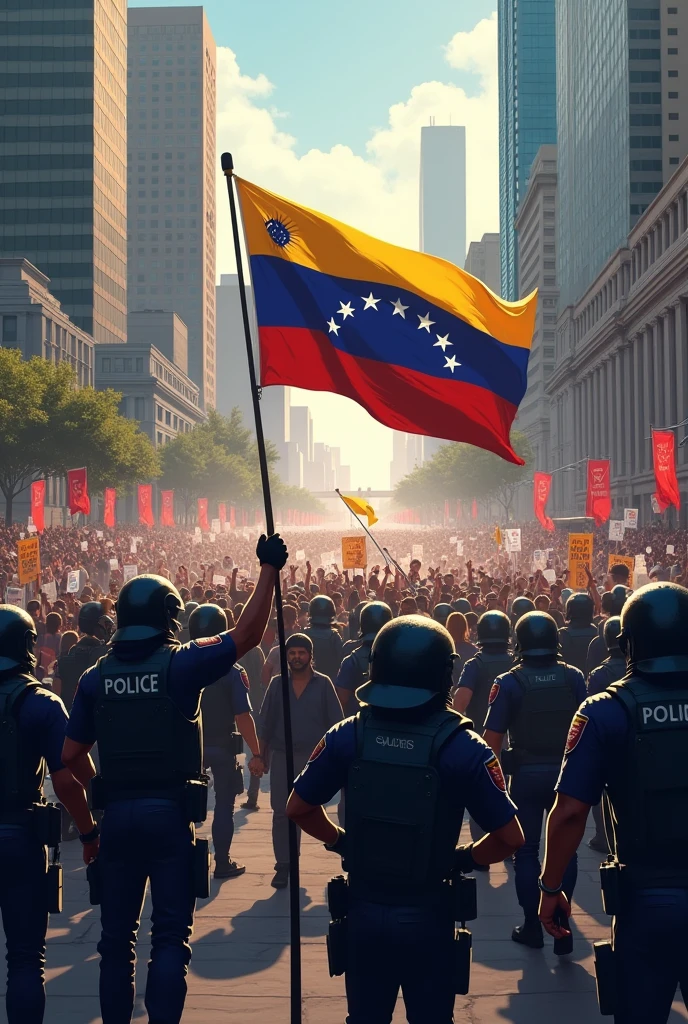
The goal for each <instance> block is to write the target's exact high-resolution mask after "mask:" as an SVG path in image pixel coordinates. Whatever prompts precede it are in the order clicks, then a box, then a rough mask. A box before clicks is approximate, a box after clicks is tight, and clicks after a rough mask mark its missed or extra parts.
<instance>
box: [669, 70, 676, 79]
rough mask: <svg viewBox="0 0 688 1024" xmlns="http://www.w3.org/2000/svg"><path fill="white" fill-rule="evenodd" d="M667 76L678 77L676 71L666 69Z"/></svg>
mask: <svg viewBox="0 0 688 1024" xmlns="http://www.w3.org/2000/svg"><path fill="white" fill-rule="evenodd" d="M667 75H668V76H669V78H678V71H667Z"/></svg>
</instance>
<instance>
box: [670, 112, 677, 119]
mask: <svg viewBox="0 0 688 1024" xmlns="http://www.w3.org/2000/svg"><path fill="white" fill-rule="evenodd" d="M669 120H670V121H678V114H676V113H674V114H669Z"/></svg>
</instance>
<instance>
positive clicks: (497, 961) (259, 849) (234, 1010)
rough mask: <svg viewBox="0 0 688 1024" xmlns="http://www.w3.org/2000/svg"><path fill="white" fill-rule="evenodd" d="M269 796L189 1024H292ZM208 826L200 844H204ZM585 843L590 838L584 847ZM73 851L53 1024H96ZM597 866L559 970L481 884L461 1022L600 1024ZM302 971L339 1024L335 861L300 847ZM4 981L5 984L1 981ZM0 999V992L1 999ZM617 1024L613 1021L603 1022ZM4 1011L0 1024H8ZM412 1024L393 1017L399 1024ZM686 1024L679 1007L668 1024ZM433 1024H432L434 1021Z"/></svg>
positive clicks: (308, 999) (91, 937)
mask: <svg viewBox="0 0 688 1024" xmlns="http://www.w3.org/2000/svg"><path fill="white" fill-rule="evenodd" d="M270 824H271V814H270V809H269V796H268V794H267V793H265V792H263V793H261V810H260V812H258V813H255V814H247V813H246V812H245V811H242V810H239V811H237V814H236V825H237V831H236V836H235V840H234V844H233V847H232V853H233V855H234V856H235V858H236V859H238V860H239V861H241V862H242V863H245V864H246V865H247V871H246V874H245V875H243V876H242V877H240V878H238V879H228V880H226V881H224V882H222V883H216V882H213V883H212V894H211V896H210V898H209V899H207V900H203V901H199V904H198V909H197V914H196V928H195V933H194V943H193V947H194V953H193V959H192V961H191V968H190V972H189V994H188V997H187V1002H186V1010H185V1013H184V1018H183V1021H184V1024H220V1022H222V1024H266V1021H269V1022H270V1024H281V1022H285V1024H286V1022H288V1021H289V949H288V945H289V894H288V890H284V891H280V892H276V891H275V890H274V889H272V888H271V887H270V879H271V877H272V874H273V856H272V848H271V840H270ZM209 825H210V819H209V820H208V822H207V823H206V825H205V826H204V828H203V830H202V834H204V835H205V834H209ZM586 838H587V837H586ZM80 852H81V851H80V849H79V844H78V843H68V844H65V846H64V847H63V862H64V866H65V906H64V911H63V913H62V914H61V915H56V916H54V917H53V918H52V921H51V928H50V932H49V943H48V970H47V979H48V986H47V991H48V1009H47V1012H46V1017H45V1021H46V1024H99V1022H100V1020H101V1018H100V1012H99V1006H98V956H97V953H96V949H95V947H96V942H97V940H98V936H99V919H98V908H97V907H91V906H90V905H89V903H88V893H87V885H86V875H85V869H84V867H83V865H82V864H81V861H80ZM598 864H599V856H598V855H597V854H594V853H592V851H590V850H589V849H588V848H587V846H583V847H582V848H581V856H580V873H579V885H578V889H577V891H576V911H575V939H576V944H575V949H574V953H573V956H572V957H570V958H568V959H567V960H563V961H559V960H558V958H556V957H555V956H554V955H553V954H552V952H551V941H550V942H548V944H547V947H546V948H545V950H544V951H534V950H527V949H524V948H523V947H521V946H517V945H515V944H514V943H513V942H512V941H511V939H510V934H511V929H512V927H513V925H514V924H516V923H517V922H518V920H519V909H518V906H517V904H516V899H515V896H514V889H513V882H512V880H511V877H510V875H511V871H510V869H509V871H507V869H506V868H505V867H504V866H503V865H499V866H497V867H495V868H493V870H492V871H491V872H490V874H489V875H484V874H480V875H478V907H479V912H480V917H479V919H478V920H477V921H475V922H473V924H472V925H471V926H470V927H471V929H472V931H473V949H474V958H473V970H472V981H471V993H470V996H467V997H463V996H459V997H457V1000H456V1020H457V1022H463V1021H465V1022H468V1024H502V1022H511V1024H539V1022H542V1024H545V1022H547V1024H551V1022H552V1021H553V1020H554V1019H556V1022H557V1024H582V1022H588V1021H591V1022H594V1021H597V1020H599V1021H600V1022H601V1021H602V1020H603V1018H602V1017H600V1016H599V1014H598V1010H597V1001H596V997H595V985H594V978H593V964H592V948H591V943H592V942H593V941H595V940H597V939H601V938H605V937H607V936H608V934H609V924H608V918H606V917H605V915H603V913H602V910H601V905H600V897H599V883H598V876H597V867H598ZM301 865H302V875H301V891H302V905H301V906H302V917H301V928H302V935H303V940H302V959H303V995H304V1009H303V1021H304V1024H343V1022H344V1020H345V1015H346V1008H345V1000H344V983H343V979H342V978H330V977H329V976H328V972H327V956H326V952H325V934H326V931H327V925H328V920H329V917H328V913H327V909H326V907H325V905H324V890H325V885H326V882H327V879H328V878H329V877H330V876H331V875H333V874H336V873H337V872H338V870H339V862H338V860H337V858H335V857H333V856H332V855H331V854H328V853H327V852H326V851H325V850H324V849H323V848H322V847H321V846H320V845H319V844H317V843H315V842H314V841H312V840H310V839H308V838H307V837H304V843H303V850H302V857H301ZM149 913H150V906H149V903H148V902H147V903H146V908H145V912H144V918H143V920H142V923H141V937H142V940H145V941H142V942H140V943H139V947H138V955H139V976H138V986H137V987H138V992H139V995H138V998H137V1008H136V1013H135V1017H134V1020H135V1021H136V1022H137V1024H142V1022H144V1021H146V1020H147V1017H146V1014H145V1010H144V1007H143V998H142V993H143V988H144V986H145V970H146V969H145V965H146V959H147V956H148V953H149V948H150V947H149V943H148V941H147V940H148V934H149V928H150V920H149ZM3 981H4V979H3ZM3 992H4V989H3ZM606 1019H607V1020H610V1019H611V1018H606ZM5 1020H6V1018H5V1014H4V1002H3V1008H2V1009H0V1022H5ZM404 1020H405V1016H404V1013H403V1007H402V1005H401V1004H399V1005H398V1006H397V1011H396V1014H395V1016H394V1024H401V1022H403V1021H404ZM686 1020H688V1014H687V1013H686V1011H685V1009H684V1008H683V1006H681V1007H680V1008H679V1007H678V1005H675V1010H674V1013H673V1014H672V1016H671V1018H670V1021H671V1024H679V1022H680V1021H686ZM428 1024H432V1022H431V1021H428Z"/></svg>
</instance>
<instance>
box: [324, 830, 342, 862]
mask: <svg viewBox="0 0 688 1024" xmlns="http://www.w3.org/2000/svg"><path fill="white" fill-rule="evenodd" d="M325 849H326V850H328V851H329V852H330V853H338V854H339V856H340V857H343V856H344V854H345V852H346V832H345V831H344V829H343V828H339V827H337V838H336V839H335V841H334V842H333V843H332V844H331V845H329V844H328V843H325Z"/></svg>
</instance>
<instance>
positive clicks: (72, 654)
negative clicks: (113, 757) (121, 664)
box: [53, 601, 115, 711]
mask: <svg viewBox="0 0 688 1024" xmlns="http://www.w3.org/2000/svg"><path fill="white" fill-rule="evenodd" d="M78 622H79V632H80V633H81V634H82V636H81V637H80V639H79V640H78V641H77V642H76V643H75V644H74V646H73V647H72V648H71V650H70V651H69V652H68V653H67V654H63V655H62V656H61V657H60V658H58V660H57V673H56V676H57V678H56V679H55V682H54V684H53V687H54V689H55V692H56V693H59V695H60V697H61V698H62V703H63V704H64V706H65V707H66V708H67V710H68V711H69V710H70V709H71V706H72V704H73V703H74V694H75V693H76V688H77V685H78V683H79V680H80V679H81V677H82V675H83V674H84V672H86V671H87V670H88V669H89V668H91V667H92V666H93V665H95V663H96V662H97V661H98V659H99V658H101V657H102V656H103V654H104V653H105V647H106V645H107V644H108V643H109V642H110V638H111V636H112V634H113V633H114V631H115V624H114V622H113V621H112V619H111V618H110V616H109V615H104V614H103V608H102V605H101V603H100V601H89V602H88V603H87V604H84V605H82V606H81V608H80V609H79V620H78ZM58 679H59V683H58V682H57V680H58Z"/></svg>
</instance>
